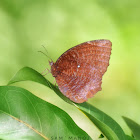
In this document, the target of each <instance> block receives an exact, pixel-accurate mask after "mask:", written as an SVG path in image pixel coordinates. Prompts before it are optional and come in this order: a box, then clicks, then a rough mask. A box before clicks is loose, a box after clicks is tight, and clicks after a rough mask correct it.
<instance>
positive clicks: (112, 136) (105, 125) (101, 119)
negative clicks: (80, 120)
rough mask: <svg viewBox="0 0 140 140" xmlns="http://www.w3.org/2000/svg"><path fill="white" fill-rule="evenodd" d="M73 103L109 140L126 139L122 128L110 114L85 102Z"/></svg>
mask: <svg viewBox="0 0 140 140" xmlns="http://www.w3.org/2000/svg"><path fill="white" fill-rule="evenodd" d="M75 105H76V106H77V107H78V108H79V109H80V110H82V111H83V112H84V113H85V115H86V116H87V117H88V118H89V119H90V120H91V121H92V122H93V123H94V124H95V125H96V126H97V127H98V128H99V129H100V130H101V131H102V133H103V134H104V135H105V136H106V137H107V138H108V139H109V140H126V136H125V134H124V132H123V130H122V128H121V127H120V125H119V124H118V123H117V122H116V121H115V120H113V119H112V118H111V117H110V116H108V115H107V114H105V113H104V112H102V111H101V110H99V109H97V108H96V107H94V106H92V105H90V104H89V103H87V102H84V103H82V104H75Z"/></svg>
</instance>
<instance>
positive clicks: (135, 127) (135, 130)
mask: <svg viewBox="0 0 140 140" xmlns="http://www.w3.org/2000/svg"><path fill="white" fill-rule="evenodd" d="M123 119H124V120H125V122H126V124H127V125H128V127H129V128H130V129H131V131H132V134H133V135H134V138H136V139H138V140H140V125H139V124H137V123H136V122H134V121H133V120H131V119H129V118H127V117H123Z"/></svg>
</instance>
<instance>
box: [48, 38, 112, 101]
mask: <svg viewBox="0 0 140 140" xmlns="http://www.w3.org/2000/svg"><path fill="white" fill-rule="evenodd" d="M111 46H112V43H111V42H110V41H109V40H93V41H88V42H84V43H82V44H79V45H77V46H75V47H73V48H71V49H69V50H67V51H66V52H64V53H63V54H62V55H61V56H60V57H59V58H58V59H57V61H56V62H55V63H53V62H50V65H51V73H52V75H53V77H55V79H56V83H57V84H58V87H59V89H60V91H61V92H62V93H63V94H64V95H65V96H66V97H68V98H69V99H70V100H72V101H73V102H76V103H82V102H85V101H87V100H88V98H91V97H93V95H94V94H95V93H96V92H98V91H100V90H101V84H102V76H103V74H104V73H105V72H106V70H107V67H108V65H109V59H110V55H111Z"/></svg>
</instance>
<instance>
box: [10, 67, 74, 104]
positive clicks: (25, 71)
mask: <svg viewBox="0 0 140 140" xmlns="http://www.w3.org/2000/svg"><path fill="white" fill-rule="evenodd" d="M20 81H33V82H37V83H40V84H43V85H45V86H47V87H49V88H50V89H52V90H54V92H55V93H56V94H57V95H58V96H59V97H60V98H62V99H63V100H65V101H66V102H68V103H70V104H72V101H71V100H69V99H68V98H67V97H65V96H64V95H63V94H62V93H61V92H60V90H59V89H58V87H57V86H54V85H53V84H52V83H50V81H48V80H47V79H45V77H44V76H42V75H41V74H40V73H39V72H37V71H36V70H34V69H32V68H29V67H24V68H22V69H20V70H19V71H18V72H17V73H16V74H15V75H14V76H13V77H12V79H11V80H10V81H9V83H8V85H10V84H13V83H16V82H20Z"/></svg>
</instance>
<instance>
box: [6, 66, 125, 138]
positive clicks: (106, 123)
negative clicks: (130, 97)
mask: <svg viewBox="0 0 140 140" xmlns="http://www.w3.org/2000/svg"><path fill="white" fill-rule="evenodd" d="M25 80H30V81H34V82H38V83H40V84H43V85H45V86H47V87H49V88H51V89H53V90H54V91H55V92H56V94H57V95H59V96H60V97H61V98H63V99H64V100H65V101H68V102H69V103H71V104H73V105H75V106H76V107H77V108H78V109H80V110H81V111H82V112H83V113H84V114H85V115H86V116H87V117H88V118H89V119H90V120H91V121H92V122H93V123H94V124H95V125H96V126H97V127H98V128H99V129H100V130H101V132H102V133H103V134H104V135H105V136H106V137H107V138H108V139H109V140H126V136H125V134H124V132H123V130H122V128H121V127H120V126H119V124H118V123H117V122H116V121H114V120H113V119H112V118H111V117H109V116H108V115H106V114H105V113H103V112H102V111H100V110H99V109H97V108H95V107H93V106H92V105H90V104H88V103H82V104H76V103H73V102H72V101H70V100H69V99H67V98H66V97H65V96H64V95H63V94H62V93H61V92H60V91H59V90H58V88H56V87H55V86H53V85H52V84H51V83H50V82H49V81H48V80H46V79H45V78H44V77H43V76H42V75H41V74H39V73H38V72H37V71H35V70H33V69H31V68H28V67H25V68H23V69H21V70H20V71H19V72H17V74H16V75H15V76H14V77H13V78H12V79H11V80H10V82H9V84H12V83H15V82H19V81H25Z"/></svg>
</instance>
